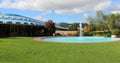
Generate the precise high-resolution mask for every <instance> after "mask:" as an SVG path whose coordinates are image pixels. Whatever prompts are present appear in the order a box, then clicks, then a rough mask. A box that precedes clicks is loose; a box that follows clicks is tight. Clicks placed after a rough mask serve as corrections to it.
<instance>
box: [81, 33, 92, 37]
mask: <svg viewBox="0 0 120 63" xmlns="http://www.w3.org/2000/svg"><path fill="white" fill-rule="evenodd" d="M83 34H84V36H92V32H84V33H83Z"/></svg>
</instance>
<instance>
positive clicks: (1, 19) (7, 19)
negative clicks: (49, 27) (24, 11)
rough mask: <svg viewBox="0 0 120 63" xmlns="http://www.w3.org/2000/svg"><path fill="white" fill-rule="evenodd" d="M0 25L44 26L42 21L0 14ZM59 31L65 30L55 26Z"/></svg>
mask: <svg viewBox="0 0 120 63" xmlns="http://www.w3.org/2000/svg"><path fill="white" fill-rule="evenodd" d="M0 24H23V25H36V26H45V22H44V21H40V20H36V19H33V18H29V17H25V16H21V15H17V14H0ZM55 27H56V28H59V29H67V28H64V27H61V26H58V25H55Z"/></svg>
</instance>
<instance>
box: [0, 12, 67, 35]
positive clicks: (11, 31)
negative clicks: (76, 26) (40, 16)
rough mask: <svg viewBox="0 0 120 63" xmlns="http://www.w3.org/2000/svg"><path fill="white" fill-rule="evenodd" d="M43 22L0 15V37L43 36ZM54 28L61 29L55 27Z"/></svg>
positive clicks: (19, 16)
mask: <svg viewBox="0 0 120 63" xmlns="http://www.w3.org/2000/svg"><path fill="white" fill-rule="evenodd" d="M44 26H45V22H43V21H40V20H36V19H33V18H29V17H25V16H21V15H16V14H0V36H1V37H6V36H44V35H45V33H44V31H45V27H44ZM56 28H63V27H60V26H57V25H56ZM63 29H65V28H63Z"/></svg>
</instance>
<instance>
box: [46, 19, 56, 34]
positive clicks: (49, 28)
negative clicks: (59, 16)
mask: <svg viewBox="0 0 120 63" xmlns="http://www.w3.org/2000/svg"><path fill="white" fill-rule="evenodd" d="M45 29H46V30H45V33H46V35H52V34H53V33H55V23H54V22H53V21H52V20H48V21H47V22H46V23H45Z"/></svg>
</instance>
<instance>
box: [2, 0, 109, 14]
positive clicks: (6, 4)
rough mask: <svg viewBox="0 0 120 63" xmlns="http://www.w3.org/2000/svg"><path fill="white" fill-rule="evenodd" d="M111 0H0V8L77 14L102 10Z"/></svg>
mask: <svg viewBox="0 0 120 63" xmlns="http://www.w3.org/2000/svg"><path fill="white" fill-rule="evenodd" d="M110 4H111V0H15V1H14V2H11V0H2V3H1V4H0V8H15V9H20V10H36V11H51V10H52V11H54V12H55V13H58V14H77V13H81V12H84V11H87V10H89V11H96V10H104V9H106V8H108V7H109V6H110Z"/></svg>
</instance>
